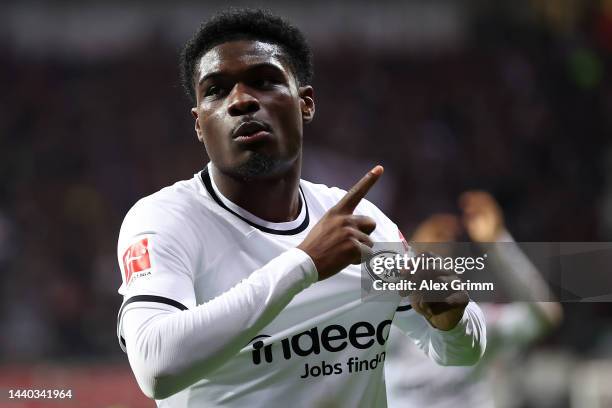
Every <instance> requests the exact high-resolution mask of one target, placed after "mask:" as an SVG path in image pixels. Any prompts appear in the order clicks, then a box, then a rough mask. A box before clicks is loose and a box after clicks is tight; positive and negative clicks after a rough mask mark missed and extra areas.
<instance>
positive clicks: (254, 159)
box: [232, 152, 282, 180]
mask: <svg viewBox="0 0 612 408" xmlns="http://www.w3.org/2000/svg"><path fill="white" fill-rule="evenodd" d="M279 167H282V166H281V160H280V159H278V158H275V157H273V156H270V155H268V154H265V153H260V152H251V154H250V155H249V158H248V159H247V160H245V161H244V162H243V163H241V164H239V165H238V166H236V167H235V168H234V169H233V171H232V173H234V174H235V175H236V176H238V177H240V178H242V179H244V180H250V179H255V178H262V177H265V176H269V175H272V174H274V173H276V172H277V171H278V169H279Z"/></svg>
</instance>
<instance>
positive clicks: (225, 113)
mask: <svg viewBox="0 0 612 408" xmlns="http://www.w3.org/2000/svg"><path fill="white" fill-rule="evenodd" d="M194 82H195V90H196V106H195V107H193V108H192V110H191V112H192V114H193V116H194V118H195V129H196V133H197V136H198V139H199V140H200V141H201V142H203V143H204V145H205V147H206V151H207V152H208V155H209V157H210V159H211V161H212V163H213V171H212V176H213V178H214V180H215V183H216V184H217V186H218V187H219V189H220V190H221V192H222V193H223V194H224V195H225V196H226V197H228V198H229V199H230V200H231V201H233V202H234V203H236V204H237V205H239V206H241V207H242V208H244V209H246V210H248V211H250V212H251V213H253V214H255V215H257V216H258V217H260V218H263V219H266V220H268V221H274V222H284V221H290V220H293V219H295V217H296V216H297V214H298V212H299V200H298V184H299V180H300V174H301V164H302V134H303V125H304V123H308V122H310V121H311V120H312V118H313V116H314V111H315V108H314V99H313V98H314V95H313V89H312V87H310V86H299V85H298V81H297V79H296V77H295V75H294V73H293V71H292V69H291V68H290V66H289V65H288V64H287V63H286V62H284V59H283V52H282V50H281V49H280V47H279V46H277V45H272V44H267V43H264V42H260V41H232V42H228V43H223V44H221V45H218V46H216V47H214V48H212V49H211V50H210V51H208V52H207V53H205V54H204V55H203V56H202V58H201V59H200V61H199V63H198V65H197V70H196V73H195V77H194ZM246 121H257V122H259V123H263V124H264V125H265V126H266V127H268V128H269V131H268V133H269V134H268V135H266V136H265V137H264V138H263V140H259V141H257V142H255V143H240V142H239V141H237V140H236V139H235V138H234V137H233V135H232V132H233V131H234V130H235V129H236V127H237V126H239V125H240V124H241V123H243V122H246Z"/></svg>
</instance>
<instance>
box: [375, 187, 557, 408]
mask: <svg viewBox="0 0 612 408" xmlns="http://www.w3.org/2000/svg"><path fill="white" fill-rule="evenodd" d="M459 207H460V209H461V212H462V215H461V216H460V217H458V216H456V215H453V214H435V215H432V216H430V217H429V218H428V219H426V220H425V221H423V222H422V223H421V224H420V225H419V226H418V227H417V229H416V231H415V232H414V234H413V235H412V238H411V242H414V243H419V242H421V243H430V242H431V243H436V242H454V241H456V240H457V239H458V238H459V237H460V236H461V234H462V233H463V231H465V232H466V233H467V235H468V236H469V238H470V239H471V240H472V241H474V242H476V243H500V244H499V245H496V246H495V249H496V250H494V251H490V252H488V257H489V258H488V259H489V261H493V262H495V268H493V270H494V272H495V273H496V274H499V278H500V280H501V281H502V283H503V284H504V287H506V288H508V290H509V292H510V295H512V294H514V295H515V296H516V297H517V298H520V299H525V294H526V293H527V294H528V296H527V298H530V299H532V302H516V303H508V304H490V303H483V304H481V305H482V308H483V312H484V315H485V319H486V322H487V338H488V342H487V351H486V353H485V356H484V357H483V359H482V360H481V362H480V363H478V364H477V365H475V366H470V367H443V366H440V365H436V364H434V363H432V362H431V361H430V360H427V359H426V358H423V357H422V356H421V355H419V353H418V350H416V349H415V347H414V346H413V345H412V344H409V343H408V342H406V341H405V339H404V338H403V337H404V335H403V334H402V333H401V332H399V331H397V330H394V329H393V328H392V329H391V332H390V335H389V340H388V345H387V360H386V362H385V380H386V384H387V397H388V404H389V407H405V408H410V407H414V408H422V407H427V408H458V407H479V408H485V407H493V406H495V398H494V396H493V389H492V383H491V381H490V380H491V375H490V374H491V373H490V370H491V368H492V366H493V365H494V363H495V362H497V361H498V360H499V359H500V358H502V359H503V357H504V356H505V357H508V356H511V355H514V354H515V353H516V352H517V351H519V350H521V349H523V348H525V347H527V346H528V345H529V344H531V343H532V342H534V341H536V340H538V339H540V338H541V337H543V336H545V335H546V334H547V333H548V332H549V331H550V330H551V329H552V328H554V327H556V326H558V325H559V324H560V322H561V320H562V315H563V313H562V308H561V305H560V304H559V303H557V302H539V301H538V300H543V299H550V297H551V293H550V289H549V288H548V286H547V284H546V282H545V281H544V280H543V278H542V277H541V275H540V273H539V272H538V270H537V269H536V268H535V267H534V265H533V264H532V263H531V262H530V261H529V259H528V258H527V257H526V256H525V255H524V254H523V253H522V252H521V250H520V249H519V248H518V246H516V245H508V244H503V243H512V242H514V240H513V238H512V236H511V235H510V233H509V232H508V230H507V229H506V227H505V223H504V217H503V212H502V209H501V208H500V206H499V204H498V203H497V202H496V201H495V199H494V198H493V196H491V195H490V194H489V193H487V192H484V191H468V192H465V193H463V194H462V195H461V196H460V198H459Z"/></svg>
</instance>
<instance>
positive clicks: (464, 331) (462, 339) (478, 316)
mask: <svg viewBox="0 0 612 408" xmlns="http://www.w3.org/2000/svg"><path fill="white" fill-rule="evenodd" d="M486 346H487V336H486V323H485V319H484V315H483V314H482V311H481V310H480V308H479V307H478V305H476V303H473V302H470V303H469V304H468V305H467V306H466V308H465V310H464V311H463V317H462V318H461V320H460V321H459V323H457V325H456V326H455V327H454V328H453V329H451V330H448V331H443V330H438V329H435V328H432V330H431V331H430V336H429V345H428V349H429V353H428V354H429V357H430V358H431V359H432V360H434V361H435V362H436V363H438V364H440V365H444V366H465V365H473V364H476V363H477V362H478V361H479V360H480V358H481V357H482V355H483V354H484V352H485V349H486Z"/></svg>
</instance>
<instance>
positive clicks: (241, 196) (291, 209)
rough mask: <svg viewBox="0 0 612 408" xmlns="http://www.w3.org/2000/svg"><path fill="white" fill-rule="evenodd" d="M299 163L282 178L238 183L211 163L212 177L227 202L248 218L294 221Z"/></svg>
mask: <svg viewBox="0 0 612 408" xmlns="http://www.w3.org/2000/svg"><path fill="white" fill-rule="evenodd" d="M300 169H301V159H297V160H296V163H295V164H294V165H292V166H291V168H289V169H288V170H287V171H285V172H284V173H282V174H279V175H275V176H271V177H269V178H262V179H257V178H255V179H251V180H247V181H245V180H241V179H238V178H236V177H232V176H231V175H228V174H226V173H223V172H222V171H221V170H219V169H218V168H217V167H216V166H215V165H214V163H213V165H212V166H211V177H212V178H213V180H214V182H215V184H216V186H217V188H218V189H219V191H220V192H221V194H223V195H224V196H225V197H226V198H227V199H229V200H230V201H231V202H233V203H234V204H236V205H238V206H239V207H241V208H243V209H245V210H247V211H248V212H250V213H251V214H254V215H256V216H257V217H259V218H261V219H264V220H266V221H270V222H287V221H293V220H295V219H296V218H297V217H298V215H299V213H300V199H299V190H298V188H299V183H300V174H301V172H300Z"/></svg>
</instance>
